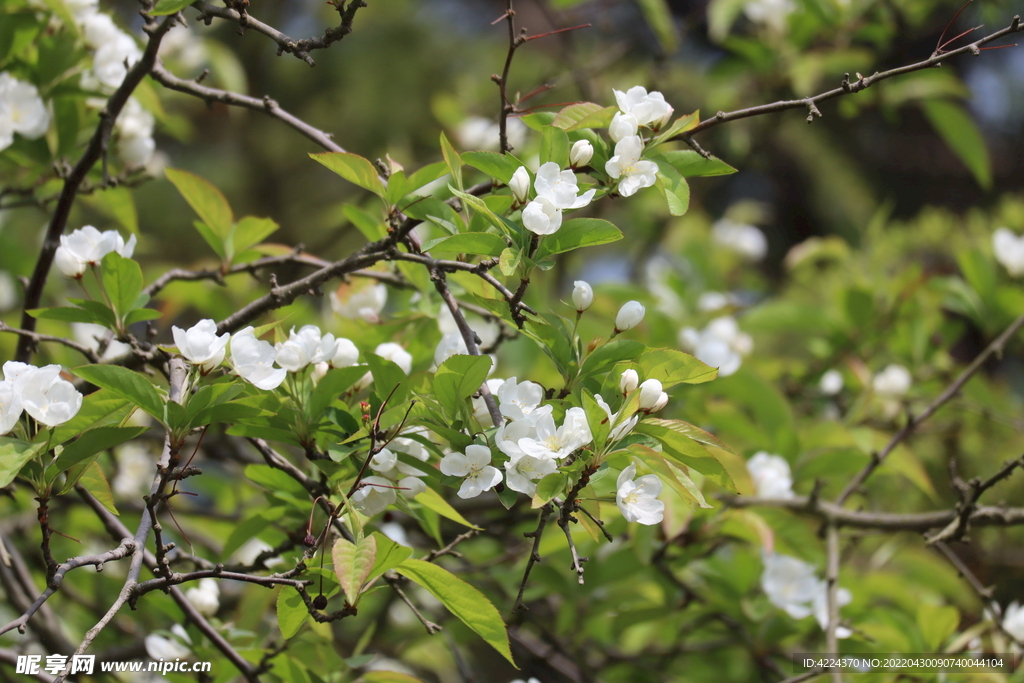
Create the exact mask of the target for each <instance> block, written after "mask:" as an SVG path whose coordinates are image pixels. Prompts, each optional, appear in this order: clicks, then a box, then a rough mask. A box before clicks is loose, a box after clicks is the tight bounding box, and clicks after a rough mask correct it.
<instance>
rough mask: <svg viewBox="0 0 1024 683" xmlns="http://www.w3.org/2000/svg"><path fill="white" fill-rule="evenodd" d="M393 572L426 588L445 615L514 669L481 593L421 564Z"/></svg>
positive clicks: (501, 628) (500, 627)
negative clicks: (442, 606)
mask: <svg viewBox="0 0 1024 683" xmlns="http://www.w3.org/2000/svg"><path fill="white" fill-rule="evenodd" d="M395 571H397V572H398V573H399V574H401V575H402V576H405V577H408V578H409V579H411V580H413V581H415V582H416V583H418V584H419V585H421V586H423V587H424V588H426V589H427V591H428V592H429V593H430V594H431V595H433V596H434V597H435V598H437V599H438V600H440V601H441V602H442V603H443V604H444V606H445V607H446V608H448V611H449V612H451V613H452V614H454V615H455V616H457V617H458V618H459V619H460V620H461V621H462V623H464V624H465V625H466V626H468V627H470V628H471V629H473V630H474V631H476V633H477V634H478V635H479V636H480V637H481V638H483V639H484V640H485V641H487V643H488V644H489V645H490V646H491V647H493V648H494V649H495V650H497V651H498V652H499V653H500V654H501V655H502V656H503V657H504V658H505V659H507V660H508V661H509V662H510V663H511V664H512V666H516V663H515V660H513V659H512V651H511V649H510V648H509V642H508V633H507V632H506V631H505V623H504V622H503V621H502V620H501V615H500V614H498V610H497V609H495V608H494V605H492V604H491V602H490V600H488V599H487V598H486V597H485V596H484V594H483V593H481V592H480V591H478V590H477V589H476V588H474V587H473V586H471V585H469V584H468V583H466V582H465V581H463V580H462V579H460V578H459V577H457V576H455V575H454V574H452V573H451V572H449V571H447V570H445V569H442V568H441V567H438V566H437V565H436V564H431V563H429V562H424V561H422V560H412V559H410V560H406V561H405V562H403V563H402V564H400V565H398V567H396V568H395ZM516 668H518V667H516Z"/></svg>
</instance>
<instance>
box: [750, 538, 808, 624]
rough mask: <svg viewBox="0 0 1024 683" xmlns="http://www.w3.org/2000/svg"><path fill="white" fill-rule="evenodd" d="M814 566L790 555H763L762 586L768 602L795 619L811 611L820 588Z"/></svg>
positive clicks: (805, 615)
mask: <svg viewBox="0 0 1024 683" xmlns="http://www.w3.org/2000/svg"><path fill="white" fill-rule="evenodd" d="M819 583H820V582H819V580H818V577H817V576H815V573H814V567H813V566H811V565H809V564H807V563H806V562H803V561H802V560H798V559H797V558H795V557H789V556H788V555H779V554H776V553H768V554H766V555H765V557H764V572H763V573H762V574H761V588H762V590H764V592H765V595H767V596H768V601H769V602H770V603H772V604H773V605H775V606H776V607H778V608H779V609H782V610H785V611H786V613H787V614H788V615H789V616H791V617H793V618H794V619H803V618H804V617H807V616H810V615H811V613H812V608H811V603H812V602H813V601H814V597H815V595H816V594H817V592H818V590H820V588H819Z"/></svg>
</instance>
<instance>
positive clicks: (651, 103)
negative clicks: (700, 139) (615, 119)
mask: <svg viewBox="0 0 1024 683" xmlns="http://www.w3.org/2000/svg"><path fill="white" fill-rule="evenodd" d="M612 92H614V93H615V102H616V104H618V105H619V110H620V111H622V112H623V113H624V114H629V115H630V116H632V117H633V118H634V119H636V122H637V123H638V124H639V125H641V126H649V127H651V128H659V127H661V126H662V125H664V124H665V123H667V122H668V120H669V119H670V118H671V117H672V111H673V110H672V107H671V105H669V103H668V102H666V101H665V96H664V95H662V94H661V93H660V92H658V91H657V90H653V91H651V92H650V93H648V92H647V89H646V88H644V87H643V86H640V85H636V86H633V87H632V88H630V89H629V90H627V91H626V92H621V91H619V90H613V91H612Z"/></svg>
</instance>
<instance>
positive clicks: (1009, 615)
mask: <svg viewBox="0 0 1024 683" xmlns="http://www.w3.org/2000/svg"><path fill="white" fill-rule="evenodd" d="M1003 628H1004V629H1005V630H1006V632H1007V633H1009V634H1010V635H1011V636H1013V637H1014V638H1016V639H1017V640H1021V641H1024V606H1022V605H1020V604H1019V603H1018V602H1017V601H1016V600H1014V601H1013V602H1011V603H1010V604H1009V605H1007V606H1006V611H1005V612H1004V613H1003Z"/></svg>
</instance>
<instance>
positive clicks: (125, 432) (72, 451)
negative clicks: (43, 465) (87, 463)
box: [53, 427, 146, 472]
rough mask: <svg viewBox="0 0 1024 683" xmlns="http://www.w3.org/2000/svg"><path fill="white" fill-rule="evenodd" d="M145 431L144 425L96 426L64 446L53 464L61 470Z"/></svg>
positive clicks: (57, 469) (57, 470)
mask: <svg viewBox="0 0 1024 683" xmlns="http://www.w3.org/2000/svg"><path fill="white" fill-rule="evenodd" d="M144 431H146V427H97V428H95V429H90V430H89V431H87V432H85V433H84V434H82V436H80V437H79V438H78V439H77V440H76V441H73V442H71V443H70V444H68V445H67V446H65V447H64V451H63V452H62V453H61V454H60V455H59V456H58V457H57V460H56V462H54V464H53V466H54V467H55V468H56V470H55V471H56V472H63V471H64V470H66V469H68V468H70V467H71V466H73V465H77V464H78V463H80V462H82V461H83V460H85V459H86V458H88V457H89V456H91V455H95V454H96V453H99V452H100V451H105V450H107V449H108V448H112V447H114V446H117V445H118V444H122V443H124V442H125V441H131V440H132V439H134V438H135V437H137V436H138V435H139V434H142V433H143V432H144Z"/></svg>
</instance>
